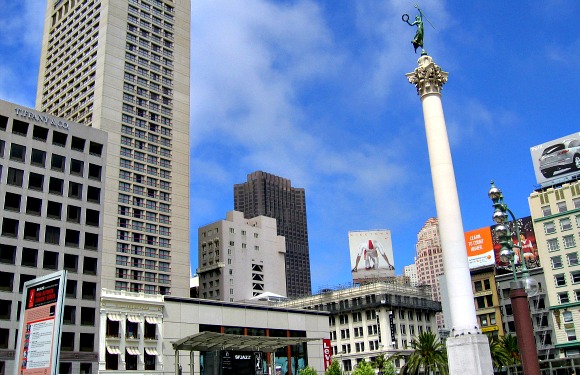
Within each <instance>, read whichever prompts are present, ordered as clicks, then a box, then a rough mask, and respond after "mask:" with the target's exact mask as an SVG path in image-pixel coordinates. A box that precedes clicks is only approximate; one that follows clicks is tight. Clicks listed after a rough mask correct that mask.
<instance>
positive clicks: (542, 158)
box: [530, 133, 580, 187]
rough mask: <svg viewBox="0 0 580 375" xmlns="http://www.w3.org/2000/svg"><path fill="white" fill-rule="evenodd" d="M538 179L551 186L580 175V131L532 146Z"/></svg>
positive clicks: (542, 183)
mask: <svg viewBox="0 0 580 375" xmlns="http://www.w3.org/2000/svg"><path fill="white" fill-rule="evenodd" d="M530 153H531V154H532V162H533V164H534V172H535V174H536V181H537V182H538V184H540V185H542V186H544V187H545V186H550V185H554V184H558V183H563V182H565V181H569V180H574V179H577V178H578V177H580V133H574V134H570V135H567V136H565V137H562V138H558V139H555V140H553V141H550V142H546V143H542V144H541V145H538V146H534V147H530Z"/></svg>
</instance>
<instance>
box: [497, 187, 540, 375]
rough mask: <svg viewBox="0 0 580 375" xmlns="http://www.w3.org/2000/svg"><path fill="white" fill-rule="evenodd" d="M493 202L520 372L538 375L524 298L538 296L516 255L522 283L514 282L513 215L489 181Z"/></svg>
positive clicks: (518, 233) (499, 191) (535, 354)
mask: <svg viewBox="0 0 580 375" xmlns="http://www.w3.org/2000/svg"><path fill="white" fill-rule="evenodd" d="M487 195H488V196H489V198H490V199H491V200H492V202H493V208H494V212H493V221H495V222H496V223H497V224H498V225H497V226H496V227H495V229H494V232H495V235H496V236H497V239H498V241H499V244H500V245H501V250H500V252H499V257H500V259H501V261H502V262H507V263H510V264H511V267H512V272H513V275H514V280H513V281H512V282H511V283H510V289H511V291H510V300H511V303H512V310H513V314H514V323H515V326H516V336H517V337H518V348H519V350H520V358H521V359H522V368H523V370H524V375H540V364H539V362H538V353H537V352H536V344H535V343H536V340H535V338H534V329H533V327H532V317H531V314H530V306H529V304H528V294H529V295H530V296H534V295H536V294H537V293H538V282H537V281H536V280H534V279H533V278H531V277H530V275H529V273H528V268H527V266H526V260H525V259H522V258H523V257H522V256H521V252H520V261H521V264H522V280H518V274H517V271H516V260H515V253H514V249H513V248H514V247H517V246H514V243H513V241H512V237H511V233H510V230H509V228H508V226H507V223H508V213H509V216H511V218H512V221H513V223H514V229H515V232H516V237H517V239H518V241H519V247H520V249H521V247H522V244H521V239H520V230H519V228H518V223H517V221H516V217H515V215H514V213H513V212H512V211H511V210H510V209H509V208H508V206H507V204H505V203H504V201H503V194H502V192H501V190H500V189H498V188H497V187H496V186H495V185H494V183H493V181H491V188H490V189H489V192H488V194H487Z"/></svg>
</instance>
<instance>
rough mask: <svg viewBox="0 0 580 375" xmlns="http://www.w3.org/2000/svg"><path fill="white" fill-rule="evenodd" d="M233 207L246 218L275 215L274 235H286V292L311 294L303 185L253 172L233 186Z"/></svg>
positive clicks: (300, 294) (294, 295)
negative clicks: (275, 233) (293, 184)
mask: <svg viewBox="0 0 580 375" xmlns="http://www.w3.org/2000/svg"><path fill="white" fill-rule="evenodd" d="M234 210H236V211H241V212H243V213H244V217H245V218H247V219H250V218H253V217H256V216H260V215H263V216H268V217H271V218H274V219H276V224H277V229H278V235H279V236H284V237H285V238H286V288H287V289H286V290H287V293H286V294H287V296H288V297H298V296H304V295H309V294H311V285H310V254H309V249H308V227H307V224H306V195H305V192H304V189H303V188H295V187H292V185H291V182H290V180H288V179H286V178H282V177H278V176H275V175H273V174H270V173H266V172H262V171H257V172H253V173H251V174H249V175H248V180H247V182H244V183H241V184H236V185H235V186H234Z"/></svg>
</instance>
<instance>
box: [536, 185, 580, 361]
mask: <svg viewBox="0 0 580 375" xmlns="http://www.w3.org/2000/svg"><path fill="white" fill-rule="evenodd" d="M529 204H530V211H531V216H532V221H533V224H534V231H535V234H536V242H537V245H538V252H539V256H540V259H541V260H542V264H543V266H544V267H543V269H544V277H545V280H546V286H545V290H546V292H547V295H548V300H549V305H550V310H551V312H552V314H551V315H552V319H553V325H554V331H555V338H554V344H555V348H556V349H558V350H559V352H558V355H559V356H560V357H569V356H573V355H578V354H580V339H579V337H580V336H579V335H580V329H579V328H580V310H579V307H580V261H579V258H578V250H579V242H578V241H579V240H580V239H579V237H578V236H579V235H580V182H571V183H566V184H563V185H561V186H558V187H557V188H547V189H542V190H538V191H535V192H533V193H532V194H531V195H530V197H529ZM577 326H579V327H577Z"/></svg>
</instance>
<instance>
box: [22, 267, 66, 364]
mask: <svg viewBox="0 0 580 375" xmlns="http://www.w3.org/2000/svg"><path fill="white" fill-rule="evenodd" d="M65 287H66V271H59V272H55V273H51V274H50V275H46V276H42V277H39V278H36V279H34V280H30V281H27V282H25V283H24V287H23V291H22V308H21V311H20V328H19V331H18V333H19V337H18V345H17V349H16V360H17V363H16V366H14V367H15V373H14V375H57V374H58V357H59V350H60V333H61V327H62V310H63V307H64V291H65Z"/></svg>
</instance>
